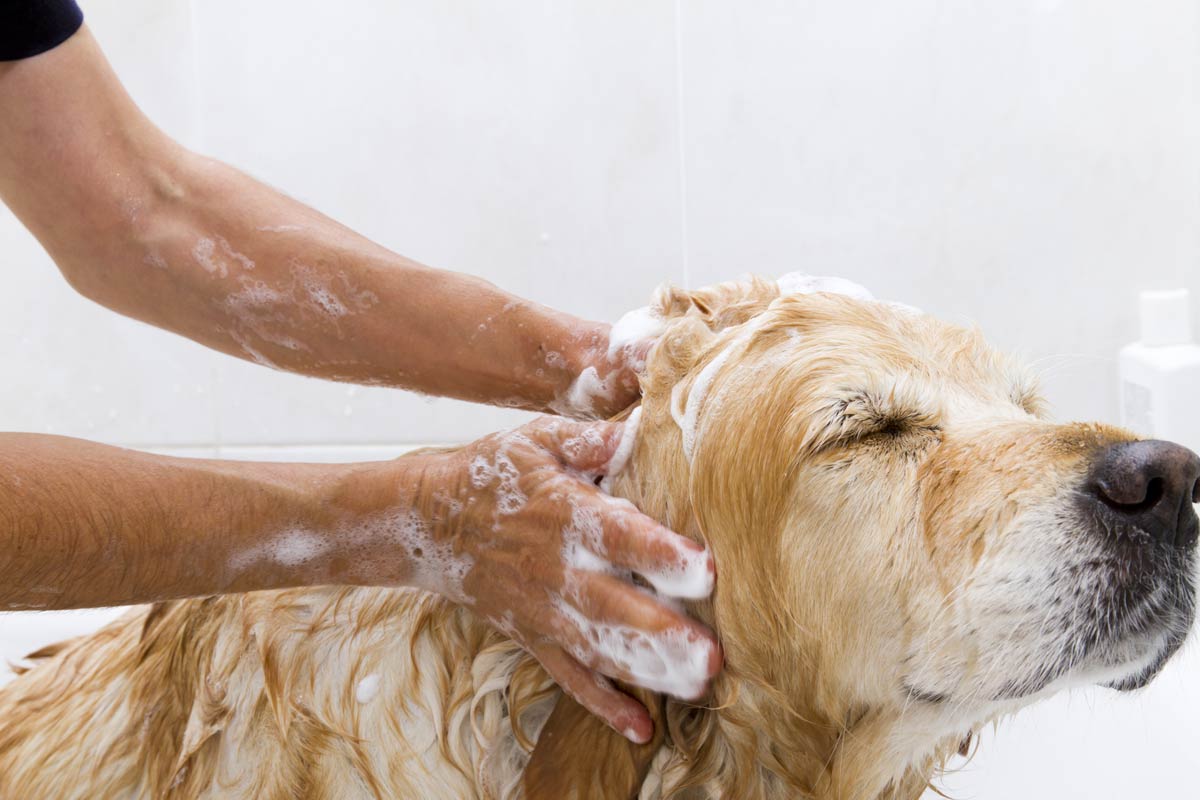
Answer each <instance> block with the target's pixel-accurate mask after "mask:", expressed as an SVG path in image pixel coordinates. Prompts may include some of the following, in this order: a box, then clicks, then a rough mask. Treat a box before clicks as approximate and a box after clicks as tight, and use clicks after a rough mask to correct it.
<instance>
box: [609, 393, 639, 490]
mask: <svg viewBox="0 0 1200 800" xmlns="http://www.w3.org/2000/svg"><path fill="white" fill-rule="evenodd" d="M641 421H642V407H641V406H638V407H637V408H635V409H634V410H633V411H632V412H631V413H630V414H629V416H628V417H627V418H626V419H625V422H624V423H623V424H624V426H625V429H624V431H623V432H622V434H621V441H620V443H618V444H617V449H616V450H615V451H614V452H613V454H612V458H610V459H609V460H608V465H607V466H606V467H605V469H604V478H603V480H601V481H600V489H601V490H602V491H604V492H608V493H610V494H611V493H612V481H613V477H614V476H616V475H618V474H620V472H621V470H623V469H625V465H626V464H628V463H629V458H630V457H631V456H632V455H633V448H634V445H635V444H636V443H637V434H638V424H639V423H640V422H641Z"/></svg>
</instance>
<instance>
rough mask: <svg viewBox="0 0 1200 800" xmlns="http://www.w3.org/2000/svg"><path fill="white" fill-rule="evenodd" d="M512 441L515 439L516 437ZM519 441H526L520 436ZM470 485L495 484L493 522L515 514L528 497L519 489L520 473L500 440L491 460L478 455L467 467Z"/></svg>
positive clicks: (480, 487) (523, 505)
mask: <svg viewBox="0 0 1200 800" xmlns="http://www.w3.org/2000/svg"><path fill="white" fill-rule="evenodd" d="M510 436H512V434H510ZM512 441H517V439H516V437H514V438H513V439H512ZM520 441H528V440H527V439H525V438H524V437H520ZM468 474H469V475H470V477H471V485H472V486H473V487H475V488H476V489H483V488H486V487H488V486H491V485H492V484H495V489H494V490H493V492H492V496H493V498H494V500H495V522H496V523H497V524H498V523H499V518H500V517H505V516H509V515H511V514H515V513H517V512H518V511H520V510H521V509H522V508H524V507H525V503H526V502H527V501H528V500H529V498H528V497H527V496H526V495H525V493H524V492H523V491H521V473H520V471H519V470H518V469H517V467H516V465H515V464H514V463H513V461H512V459H511V458H510V457H509V455H508V450H507V446H506V443H504V442H502V443H501V444H500V446H499V447H498V448H497V450H496V453H495V454H494V455H493V456H492V458H491V460H488V458H487V457H485V456H482V455H478V456H475V458H474V459H472V460H471V464H470V466H469V467H468Z"/></svg>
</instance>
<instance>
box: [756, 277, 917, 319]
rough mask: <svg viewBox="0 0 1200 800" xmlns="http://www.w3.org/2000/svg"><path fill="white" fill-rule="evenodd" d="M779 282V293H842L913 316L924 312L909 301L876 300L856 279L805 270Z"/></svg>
mask: <svg viewBox="0 0 1200 800" xmlns="http://www.w3.org/2000/svg"><path fill="white" fill-rule="evenodd" d="M776 283H777V284H779V293H780V294H783V295H789V294H817V293H821V292H824V293H827V294H841V295H845V296H846V297H853V298H854V299H856V300H866V301H872V302H879V303H883V304H884V305H886V306H891V307H892V308H894V309H896V310H897V311H899V312H901V313H903V314H909V315H911V316H920V315H922V314H924V313H925V312H923V311H922V310H921V309H919V308H917V307H916V306H910V305H908V304H907V303H897V302H894V301H886V300H876V299H875V295H873V294H871V292H870V291H869V290H868V289H867V288H866V287H864V286H862V285H860V284H857V283H855V282H854V281H850V280H846V279H845V278H838V277H833V276H821V275H806V274H804V273H803V272H789V273H788V274H786V275H782V276H780V277H779V279H778V280H776Z"/></svg>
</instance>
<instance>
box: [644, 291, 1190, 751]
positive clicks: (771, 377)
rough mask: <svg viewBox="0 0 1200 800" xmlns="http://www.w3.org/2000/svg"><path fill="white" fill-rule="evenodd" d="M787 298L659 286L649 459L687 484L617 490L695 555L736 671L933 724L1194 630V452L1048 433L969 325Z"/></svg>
mask: <svg viewBox="0 0 1200 800" xmlns="http://www.w3.org/2000/svg"><path fill="white" fill-rule="evenodd" d="M786 285H787V287H788V288H795V287H799V289H800V290H801V291H800V292H798V293H791V294H784V293H782V292H781V290H780V288H779V286H778V285H777V284H775V282H771V281H761V280H750V281H747V282H742V283H736V284H724V285H721V286H717V287H713V288H712V289H709V290H704V291H701V292H694V293H688V292H682V291H678V290H669V291H666V292H664V293H663V294H661V295H660V297H659V301H658V306H657V310H658V313H660V314H661V315H662V316H663V317H665V318H666V321H667V327H666V333H665V334H664V337H663V339H662V341H661V343H660V345H659V346H658V348H657V350H656V351H655V353H654V354H653V356H652V358H651V360H650V363H649V372H648V375H647V378H646V387H645V390H646V394H645V400H644V407H645V409H646V413H645V414H643V420H644V422H643V427H644V428H645V430H644V432H643V438H644V440H645V442H646V449H648V450H650V451H653V452H657V456H656V457H657V458H661V459H676V460H677V461H678V464H677V465H678V469H666V470H661V469H660V470H659V473H658V474H660V475H661V474H677V475H683V476H686V481H687V485H686V486H674V487H661V488H656V487H650V486H644V487H640V488H637V489H634V491H635V492H636V493H637V494H639V495H641V498H642V501H644V502H645V503H647V504H648V505H649V506H650V508H651V509H652V512H657V513H661V515H663V516H665V517H667V518H668V519H669V521H670V523H671V524H672V525H674V526H675V527H677V528H679V529H683V530H688V531H689V532H691V533H693V534H694V535H698V536H703V537H704V538H705V539H707V541H708V542H709V544H710V546H711V547H712V549H713V552H714V555H715V557H716V559H717V564H718V571H719V575H720V578H719V585H718V591H717V595H716V598H715V600H714V603H713V606H712V608H711V612H710V613H711V614H712V615H713V616H714V620H715V622H716V624H717V627H718V630H720V632H721V636H722V638H723V639H724V641H725V650H726V652H727V653H728V654H730V665H729V666H730V669H731V671H732V672H734V673H735V674H738V675H740V676H743V677H747V678H749V679H752V680H757V681H760V682H762V683H763V684H769V685H771V686H774V687H775V688H777V689H779V690H781V691H782V692H783V693H784V694H785V695H802V696H803V699H802V700H798V701H797V706H798V707H803V708H805V709H807V710H815V707H819V706H821V705H823V704H824V705H831V706H836V705H838V704H839V703H840V704H846V705H849V706H853V707H856V708H880V707H884V706H887V705H888V704H892V705H895V706H897V707H903V708H906V709H907V708H910V707H911V706H913V705H914V704H919V705H928V706H936V707H940V708H942V709H944V711H945V714H946V715H947V720H946V724H947V731H950V730H951V729H953V728H959V729H961V728H962V727H964V726H968V727H969V726H970V725H971V724H973V722H972V721H973V720H979V719H983V718H986V717H988V716H990V715H993V714H997V713H1001V712H1003V711H1005V710H1011V709H1012V708H1014V707H1015V706H1016V705H1021V704H1024V703H1026V702H1029V701H1030V700H1032V699H1033V698H1035V697H1037V696H1040V695H1042V694H1045V693H1047V692H1050V691H1054V690H1057V689H1060V688H1063V687H1065V686H1069V685H1078V684H1084V683H1103V684H1107V685H1111V686H1114V687H1118V688H1133V687H1136V686H1140V685H1143V684H1144V683H1145V682H1147V681H1148V680H1149V679H1150V678H1151V677H1153V675H1154V674H1155V673H1156V671H1157V670H1158V669H1159V668H1160V667H1161V666H1162V664H1163V662H1164V661H1165V660H1166V659H1167V658H1168V657H1169V656H1170V655H1171V654H1172V653H1173V652H1174V651H1175V650H1176V649H1178V647H1179V645H1180V643H1181V642H1182V640H1183V638H1184V636H1185V635H1186V632H1187V630H1188V628H1189V627H1190V624H1191V621H1192V618H1193V613H1194V575H1195V549H1196V547H1195V545H1196V531H1197V521H1196V516H1195V513H1194V511H1193V508H1192V503H1193V502H1194V501H1195V499H1197V498H1196V492H1197V478H1200V459H1198V458H1197V457H1196V455H1195V454H1193V453H1191V452H1190V451H1189V450H1187V449H1186V448H1183V447H1180V446H1179V445H1174V444H1170V443H1166V442H1139V441H1136V437H1134V436H1133V435H1132V434H1130V433H1128V432H1126V431H1123V430H1120V429H1117V428H1114V427H1110V426H1106V425H1101V424H1094V423H1071V424H1059V423H1055V422H1052V421H1050V420H1049V419H1048V418H1047V417H1046V415H1045V413H1044V412H1043V408H1042V403H1041V401H1040V399H1039V397H1038V394H1037V389H1036V383H1035V381H1033V380H1032V379H1031V377H1030V375H1029V373H1028V372H1027V371H1026V370H1025V369H1024V368H1023V367H1022V365H1020V364H1019V362H1017V361H1016V360H1014V359H1012V358H1009V357H1007V356H1005V355H1002V354H999V353H996V352H995V351H993V350H992V349H991V348H990V347H988V345H987V344H986V343H985V342H984V340H983V339H982V337H981V336H980V335H979V333H978V332H976V331H973V330H967V329H964V328H961V327H957V326H953V325H950V324H947V323H944V322H941V321H939V320H937V319H935V318H933V317H931V316H928V315H923V314H921V313H919V312H917V311H916V310H915V309H912V308H910V307H906V306H897V305H892V304H887V303H881V302H875V301H872V300H869V299H866V298H867V297H869V295H865V292H864V293H861V294H860V293H856V292H852V293H850V296H847V295H845V294H832V293H829V292H827V291H824V289H826V288H828V287H826V286H825V285H824V284H822V283H821V281H820V280H813V279H807V280H804V281H800V282H798V283H797V282H796V281H789V282H787V284H786ZM839 288H841V287H839ZM646 420H652V421H656V422H657V427H654V424H653V423H651V424H650V425H647V423H646V422H645V421H646ZM681 497H686V498H687V499H688V503H687V504H686V507H685V505H684V504H682V503H681V502H680V498H681ZM764 603H765V605H764ZM700 613H705V609H701V610H700ZM784 651H787V654H788V657H787V658H781V655H780V654H781V653H782V652H784ZM798 665H799V666H798ZM756 673H764V674H756ZM765 673H772V674H765ZM835 698H836V700H835ZM793 699H796V698H793ZM829 710H830V712H831V715H832V716H835V717H836V715H837V713H838V712H837V710H836V709H833V708H831V709H829ZM950 717H953V719H950Z"/></svg>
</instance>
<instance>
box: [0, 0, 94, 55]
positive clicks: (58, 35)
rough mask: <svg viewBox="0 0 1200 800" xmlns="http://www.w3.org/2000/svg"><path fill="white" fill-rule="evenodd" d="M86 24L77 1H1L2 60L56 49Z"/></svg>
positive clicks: (0, 51)
mask: <svg viewBox="0 0 1200 800" xmlns="http://www.w3.org/2000/svg"><path fill="white" fill-rule="evenodd" d="M82 24H83V12H82V11H80V10H79V6H77V5H76V4H75V0H0V61H16V60H17V59H19V58H29V57H30V56H36V55H37V54H38V53H44V52H46V51H47V50H50V49H53V48H55V47H57V46H58V45H60V44H62V43H63V42H65V41H66V40H67V39H69V38H71V34H73V33H75V31H77V30H79V26H80V25H82Z"/></svg>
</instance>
